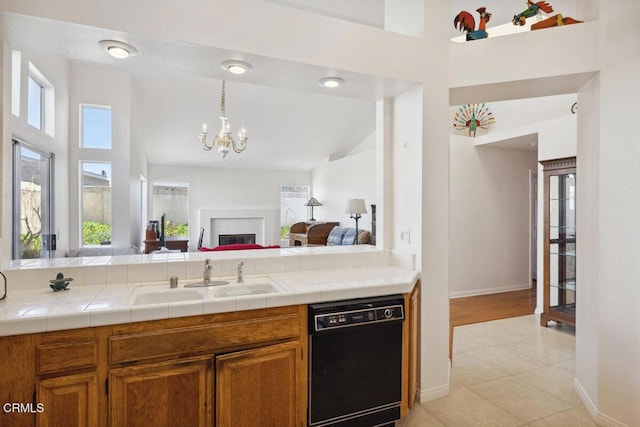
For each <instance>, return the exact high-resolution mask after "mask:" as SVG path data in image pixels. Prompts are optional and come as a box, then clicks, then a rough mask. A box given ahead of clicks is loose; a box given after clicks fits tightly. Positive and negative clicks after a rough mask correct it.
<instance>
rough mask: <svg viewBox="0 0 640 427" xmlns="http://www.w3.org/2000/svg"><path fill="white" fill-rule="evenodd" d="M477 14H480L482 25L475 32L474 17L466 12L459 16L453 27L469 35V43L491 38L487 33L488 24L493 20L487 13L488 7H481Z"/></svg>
mask: <svg viewBox="0 0 640 427" xmlns="http://www.w3.org/2000/svg"><path fill="white" fill-rule="evenodd" d="M476 12H478V13H479V14H480V24H479V25H478V29H477V30H475V27H476V20H475V19H473V16H472V15H471V14H470V13H469V12H467V11H466V10H463V11H462V12H460V13H459V14H457V15H456V17H455V19H454V20H453V26H454V27H455V28H457V29H459V30H460V31H464V32H466V33H467V41H469V40H478V39H486V38H487V36H489V34H488V33H487V22H489V20H490V19H491V14H490V13H489V12H487V8H486V7H480V8H478V9H476ZM474 30H475V31H474Z"/></svg>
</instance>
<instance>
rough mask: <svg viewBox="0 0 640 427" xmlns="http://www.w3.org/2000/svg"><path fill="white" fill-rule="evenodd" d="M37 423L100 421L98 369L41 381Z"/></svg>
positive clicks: (68, 425) (69, 425) (86, 426)
mask: <svg viewBox="0 0 640 427" xmlns="http://www.w3.org/2000/svg"><path fill="white" fill-rule="evenodd" d="M38 403H41V404H42V409H43V411H42V412H40V413H38V415H37V423H38V426H41V427H44V426H47V427H53V426H60V427H73V426H78V427H79V426H83V427H93V426H95V425H97V424H98V377H97V374H96V373H88V374H78V375H69V376H64V377H58V378H49V379H46V380H42V381H39V382H38Z"/></svg>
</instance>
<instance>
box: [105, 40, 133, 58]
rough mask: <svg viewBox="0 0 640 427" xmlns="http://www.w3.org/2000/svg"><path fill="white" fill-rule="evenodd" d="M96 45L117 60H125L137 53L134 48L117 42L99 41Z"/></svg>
mask: <svg viewBox="0 0 640 427" xmlns="http://www.w3.org/2000/svg"><path fill="white" fill-rule="evenodd" d="M98 45H100V46H101V47H103V48H104V49H106V50H107V53H108V54H109V55H111V56H113V57H114V58H117V59H126V58H128V57H130V56H133V55H135V54H136V53H138V50H137V49H136V48H135V47H133V46H131V45H130V44H127V43H124V42H119V41H117V40H101V41H100V42H99V43H98Z"/></svg>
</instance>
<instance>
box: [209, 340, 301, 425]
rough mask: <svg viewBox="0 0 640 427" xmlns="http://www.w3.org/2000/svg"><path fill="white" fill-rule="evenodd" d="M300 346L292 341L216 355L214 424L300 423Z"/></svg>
mask: <svg viewBox="0 0 640 427" xmlns="http://www.w3.org/2000/svg"><path fill="white" fill-rule="evenodd" d="M301 350H302V349H301V346H300V343H299V342H298V341H291V342H287V343H284V344H275V345H271V346H267V347H261V348H257V349H252V350H245V351H238V352H235V353H229V354H225V355H222V356H218V357H216V397H217V399H216V426H218V427H252V426H258V425H259V426H265V427H266V426H279V427H287V426H288V427H295V426H303V425H304V422H305V414H306V411H304V412H303V411H301V409H302V408H303V406H302V405H301V404H300V400H301V397H302V396H304V395H305V394H306V381H305V378H306V375H304V374H301V372H300V371H301V370H303V369H305V370H306V367H303V366H301V361H302V353H301Z"/></svg>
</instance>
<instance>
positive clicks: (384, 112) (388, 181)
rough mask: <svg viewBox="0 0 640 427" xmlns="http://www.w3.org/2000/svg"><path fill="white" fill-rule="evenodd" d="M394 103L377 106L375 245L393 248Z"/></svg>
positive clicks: (383, 103) (386, 100)
mask: <svg viewBox="0 0 640 427" xmlns="http://www.w3.org/2000/svg"><path fill="white" fill-rule="evenodd" d="M393 103H394V100H393V99H390V98H384V99H380V100H378V102H377V103H376V200H377V201H378V206H377V211H376V221H377V224H376V246H377V247H379V248H382V249H391V248H393V229H394V227H393V224H394V223H395V219H394V218H395V217H394V213H393V212H394V203H393V185H394V180H395V178H394V177H395V175H396V171H395V169H394V167H393V159H394V157H393V133H394V129H393Z"/></svg>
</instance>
